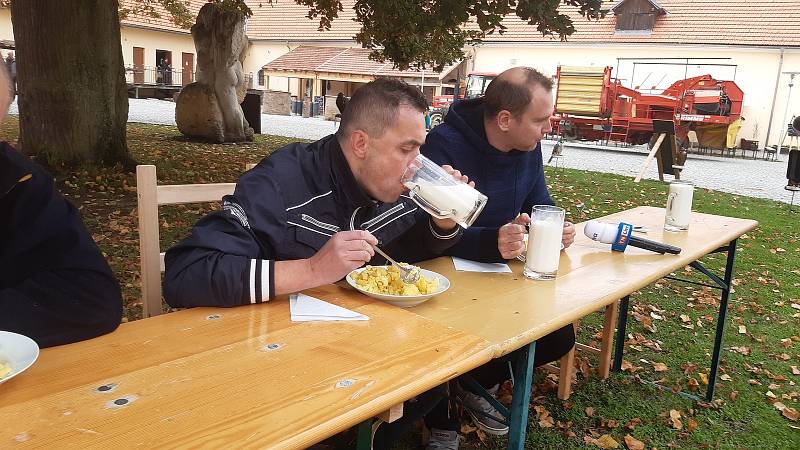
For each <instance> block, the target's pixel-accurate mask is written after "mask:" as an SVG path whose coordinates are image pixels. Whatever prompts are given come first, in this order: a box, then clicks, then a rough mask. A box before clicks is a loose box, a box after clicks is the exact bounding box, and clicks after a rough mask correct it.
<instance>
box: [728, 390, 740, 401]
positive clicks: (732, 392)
mask: <svg viewBox="0 0 800 450" xmlns="http://www.w3.org/2000/svg"><path fill="white" fill-rule="evenodd" d="M738 396H739V391H731V393H730V394H728V398H729V399H731V401H735V400H736V397H738Z"/></svg>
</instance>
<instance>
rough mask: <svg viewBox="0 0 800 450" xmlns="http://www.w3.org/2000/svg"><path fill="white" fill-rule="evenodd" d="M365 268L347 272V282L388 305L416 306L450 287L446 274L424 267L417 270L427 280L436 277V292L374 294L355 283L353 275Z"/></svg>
mask: <svg viewBox="0 0 800 450" xmlns="http://www.w3.org/2000/svg"><path fill="white" fill-rule="evenodd" d="M372 267H383V268H384V269H385V268H387V267H388V266H372ZM365 269H366V267H362V268H360V269H356V270H354V271H352V272H350V273H349V274H347V283H349V284H350V286H353V287H354V288H356V290H358V291H359V292H361V293H362V294H365V295H368V296H370V297H372V298H375V299H378V300H383V301H384V302H386V303H388V304H390V305H394V306H399V307H401V308H410V307H412V306H417V305H419V304H420V303H422V302H424V301H426V300H428V299H430V298H431V297H433V296H434V295H439V294H441V293H442V292H444V291H446V290H448V289H450V280H448V279H447V277H446V276H444V275H442V274H438V273H436V272H433V271H431V270H426V269H422V268H420V269H419V272H420V275H421V276H423V277H425V278H427V279H429V280H430V279H433V278H437V279H438V280H439V289H438V290H437V291H436V292H434V293H433V294H424V295H392V294H376V293H374V292H369V291H365V290H364V289H362V288H361V286H359V285H358V284H356V280H355V279H354V278H353V276H354V275H357V274H359V273H361V272H362V271H363V270H365Z"/></svg>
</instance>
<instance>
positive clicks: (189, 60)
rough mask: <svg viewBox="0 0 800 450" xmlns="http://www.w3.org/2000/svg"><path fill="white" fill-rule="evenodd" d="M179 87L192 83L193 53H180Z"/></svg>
mask: <svg viewBox="0 0 800 450" xmlns="http://www.w3.org/2000/svg"><path fill="white" fill-rule="evenodd" d="M181 59H182V62H181V85H183V86H186V85H187V84H189V83H191V82H193V81H194V53H181Z"/></svg>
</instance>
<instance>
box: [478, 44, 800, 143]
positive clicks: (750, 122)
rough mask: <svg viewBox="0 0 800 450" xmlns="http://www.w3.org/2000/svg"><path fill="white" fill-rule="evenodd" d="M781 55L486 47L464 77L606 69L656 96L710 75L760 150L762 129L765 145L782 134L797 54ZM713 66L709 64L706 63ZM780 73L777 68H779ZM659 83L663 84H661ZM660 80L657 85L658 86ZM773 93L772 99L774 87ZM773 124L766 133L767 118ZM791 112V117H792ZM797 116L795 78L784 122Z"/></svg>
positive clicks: (799, 96) (798, 82) (799, 94)
mask: <svg viewBox="0 0 800 450" xmlns="http://www.w3.org/2000/svg"><path fill="white" fill-rule="evenodd" d="M648 57H650V58H652V57H660V58H687V57H693V58H731V59H730V60H720V61H716V62H719V63H721V64H734V65H736V67H735V68H734V67H713V66H697V65H691V66H688V67H684V66H673V67H670V66H663V65H639V64H637V65H636V66H635V67H634V64H633V62H631V61H626V62H620V63H619V75H617V73H616V71H617V58H648ZM780 59H781V50H779V49H754V48H738V47H733V46H731V47H723V46H707V47H698V46H686V47H677V46H672V47H663V46H652V45H624V46H623V45H613V44H608V45H583V44H562V43H559V42H553V43H547V44H514V45H513V46H512V45H509V44H486V45H483V46H479V47H477V48H476V49H475V57H474V58H473V60H472V63H471V65H470V66H468V70H469V71H477V72H500V71H502V70H505V69H507V68H509V67H513V66H523V65H524V66H531V67H535V68H537V69H540V70H541V71H543V72H545V73H549V74H555V72H556V68H557V67H558V66H559V65H568V66H606V65H608V66H612V67H614V68H615V71H614V73H613V75H614V76H619V77H620V78H621V79H624V84H625V85H626V86H637V85H640V86H641V87H642V88H650V87H653V85H656V86H655V87H656V90H658V91H660V90H663V89H664V88H666V87H668V86H669V85H670V84H672V82H674V81H677V80H679V79H683V78H684V77H685V76H689V77H691V76H696V75H702V74H706V73H710V74H711V75H713V76H714V77H717V78H720V79H729V80H730V79H732V80H734V81H736V83H737V84H738V85H739V87H740V88H741V89H742V90H743V91H744V104H743V105H742V115H743V116H744V117H745V118H746V121H745V124H744V126H743V127H742V130H741V131H740V132H739V137H740V138H745V139H755V140H758V141H759V144H760V145H761V146H762V147H763V146H764V145H765V143H766V137H767V129H768V128H770V136H769V144H777V142H778V140H779V134H780V131H781V130H782V129H783V125H782V123H783V114H784V110H785V108H786V104H787V103H786V101H787V94H788V90H789V88H788V83H789V78H788V76H787V75H781V74H780V72H787V71H800V49H790V50H785V51H784V52H783V64H782V66H781V64H780ZM709 62H714V61H709ZM779 67H780V68H779ZM662 78H663V79H662ZM659 80H661V82H659ZM776 80H777V81H778V92H777V95H775V83H776ZM771 111H774V112H773V118H772V121H771V125H772V126H771V127H770V120H769V119H770V112H771ZM792 111H794V112H792ZM793 114H800V77H796V78H795V87H794V89H793V92H792V96H791V105H790V111H789V118H791V116H792V115H793Z"/></svg>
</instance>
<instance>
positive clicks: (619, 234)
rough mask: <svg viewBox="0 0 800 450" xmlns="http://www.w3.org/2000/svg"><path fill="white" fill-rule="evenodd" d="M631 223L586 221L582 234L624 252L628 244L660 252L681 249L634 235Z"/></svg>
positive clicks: (614, 249)
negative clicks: (617, 223)
mask: <svg viewBox="0 0 800 450" xmlns="http://www.w3.org/2000/svg"><path fill="white" fill-rule="evenodd" d="M632 233H633V225H631V224H629V223H625V222H620V223H619V225H615V224H613V223H603V222H598V221H596V220H590V221H588V222H586V226H585V227H584V229H583V234H585V235H586V237H588V238H589V239H591V240H593V241H597V242H602V243H604V244H611V250H613V251H615V252H624V251H625V248H626V247H627V246H628V245H632V246H634V247H637V248H642V249H645V250H650V251H651V252H656V253H660V254H662V255H663V254H664V253H671V254H673V255H677V254H678V253H680V252H681V249H680V248H678V247H675V246H673V245H669V244H663V243H661V242H656V241H651V240H650V239H645V238H641V237H639V236H634V235H633V234H632Z"/></svg>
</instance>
